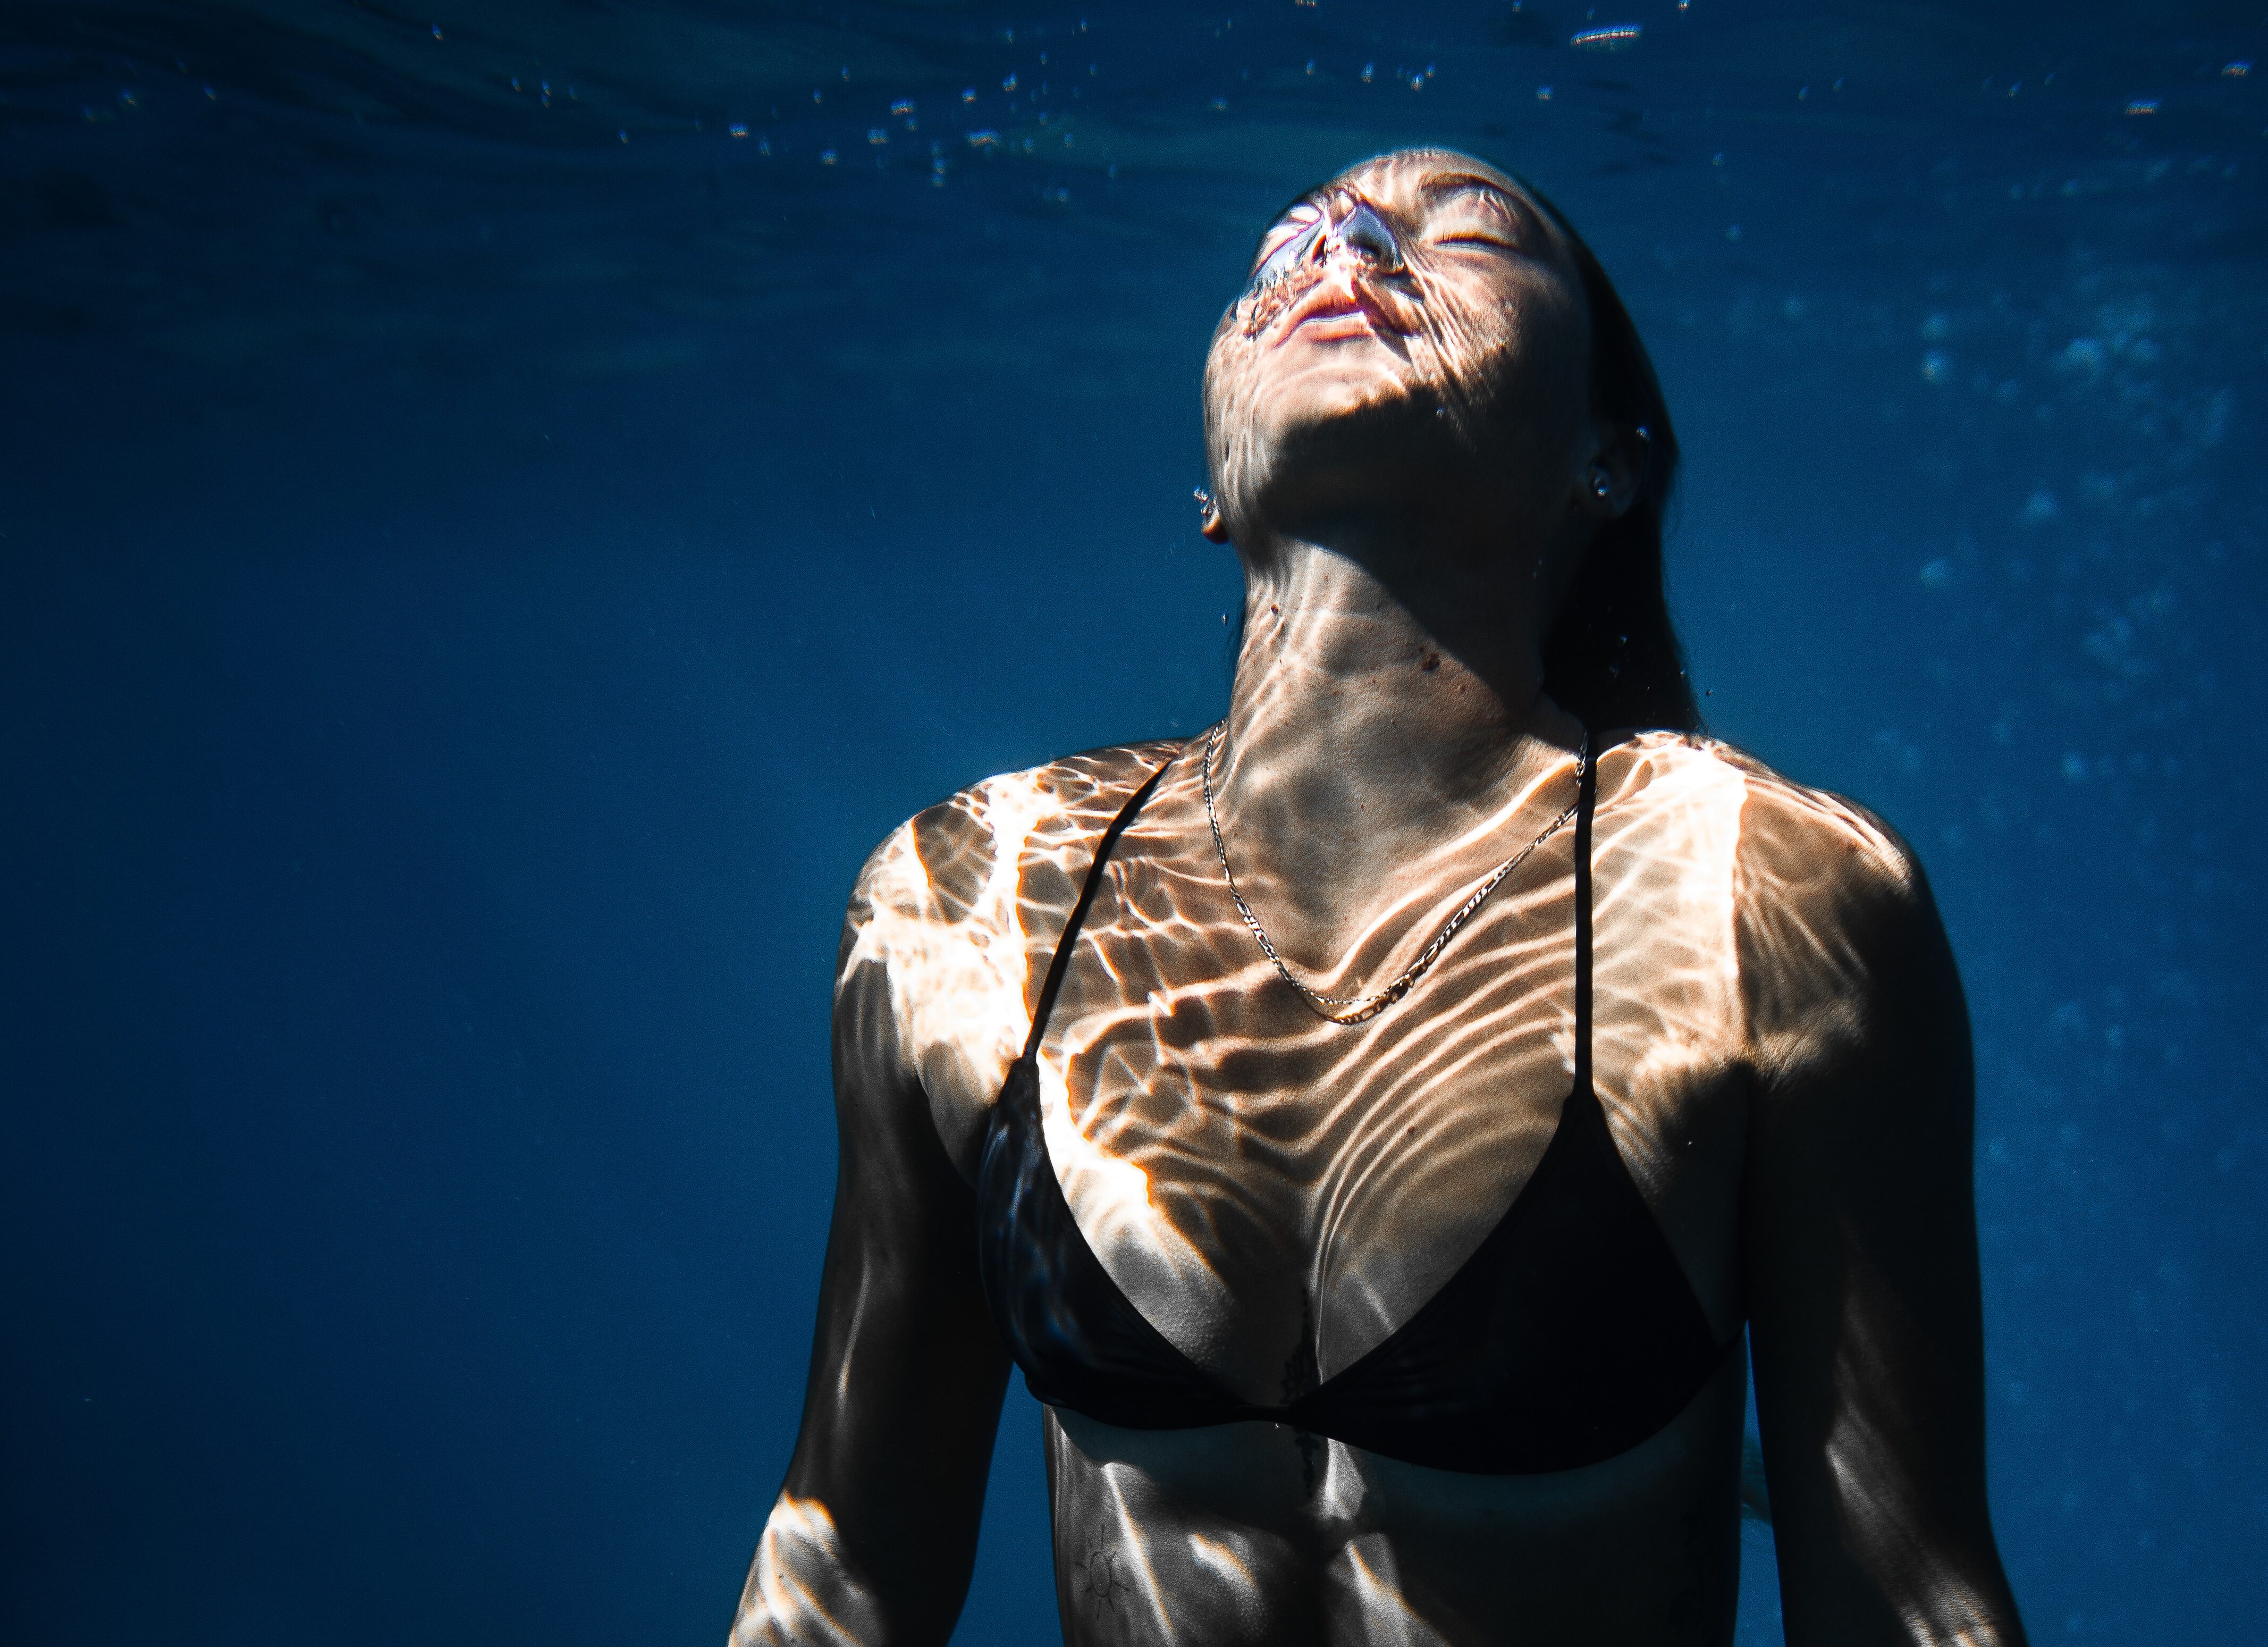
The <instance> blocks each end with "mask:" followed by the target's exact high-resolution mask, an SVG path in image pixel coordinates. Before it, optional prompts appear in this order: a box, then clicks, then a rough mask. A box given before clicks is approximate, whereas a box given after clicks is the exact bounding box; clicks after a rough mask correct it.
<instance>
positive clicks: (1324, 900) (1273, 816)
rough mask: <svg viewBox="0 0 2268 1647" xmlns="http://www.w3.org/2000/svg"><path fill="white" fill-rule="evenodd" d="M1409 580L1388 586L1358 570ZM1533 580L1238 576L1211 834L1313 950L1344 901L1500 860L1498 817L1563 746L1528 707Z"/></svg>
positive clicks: (1278, 567) (1550, 708)
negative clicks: (1295, 907)
mask: <svg viewBox="0 0 2268 1647" xmlns="http://www.w3.org/2000/svg"><path fill="white" fill-rule="evenodd" d="M1523 563H1524V565H1523ZM1413 564H1418V565H1424V566H1425V571H1424V572H1423V573H1422V574H1419V575H1403V576H1398V577H1396V578H1395V579H1394V580H1393V582H1392V584H1391V586H1389V582H1388V580H1387V579H1386V578H1384V577H1381V575H1380V574H1379V573H1377V572H1374V571H1373V570H1372V567H1373V566H1375V565H1395V566H1401V567H1407V566H1410V565H1413ZM1533 564H1534V563H1533V562H1532V561H1527V560H1526V558H1524V557H1518V556H1507V555H1505V554H1503V553H1502V552H1501V551H1500V550H1499V552H1497V553H1493V554H1491V553H1486V552H1479V553H1472V554H1463V555H1458V556H1454V557H1442V556H1434V557H1431V558H1428V559H1427V560H1425V561H1424V562H1417V561H1415V560H1414V559H1413V558H1410V557H1404V556H1396V557H1393V558H1388V557H1384V556H1380V555H1374V554H1365V553H1362V552H1361V551H1360V549H1359V547H1358V548H1357V550H1355V552H1348V551H1347V550H1344V549H1326V548H1323V547H1322V546H1320V545H1317V544H1314V543H1303V542H1297V541H1292V542H1284V541H1278V542H1273V543H1270V544H1269V545H1267V549H1266V552H1265V553H1264V554H1263V555H1260V556H1256V557H1252V558H1248V565H1247V588H1246V596H1245V630H1244V644H1243V648H1242V650H1241V653H1240V654H1239V656H1238V659H1237V668H1236V683H1235V686H1234V688H1233V692H1232V694H1231V698H1230V706H1229V713H1228V723H1227V729H1226V735H1225V736H1224V738H1223V745H1222V753H1221V763H1220V766H1219V771H1218V772H1217V776H1216V787H1217V791H1218V794H1219V803H1220V811H1221V821H1222V825H1223V829H1224V831H1225V832H1226V834H1227V836H1228V838H1229V842H1230V849H1231V850H1232V852H1234V853H1237V854H1238V857H1239V861H1238V864H1237V872H1238V875H1239V876H1240V877H1249V878H1250V879H1252V880H1253V881H1254V883H1255V884H1256V887H1257V888H1258V889H1260V890H1263V891H1273V892H1278V893H1280V892H1282V891H1284V890H1291V889H1296V891H1297V897H1298V901H1299V903H1300V905H1302V906H1303V907H1304V908H1305V909H1306V910H1307V911H1309V912H1312V913H1313V915H1314V918H1315V920H1316V921H1317V923H1318V927H1319V930H1318V931H1317V932H1316V933H1315V934H1314V936H1315V938H1316V939H1317V940H1318V941H1319V942H1325V943H1328V942H1329V941H1330V935H1331V933H1332V930H1333V929H1336V928H1340V927H1343V926H1344V925H1345V924H1346V923H1347V922H1348V921H1351V920H1357V919H1358V918H1359V909H1358V908H1357V905H1358V904H1359V902H1360V900H1362V899H1364V898H1366V897H1371V896H1373V895H1376V894H1380V893H1382V892H1386V891H1388V890H1389V889H1390V888H1391V887H1392V886H1393V885H1394V884H1395V883H1397V882H1401V881H1403V880H1406V879H1407V878H1408V877H1409V876H1410V875H1413V874H1417V875H1439V874H1444V873H1462V868H1464V867H1467V866H1465V865H1464V863H1463V860H1464V859H1465V858H1472V859H1474V860H1476V861H1477V860H1479V859H1480V858H1483V857H1485V856H1486V855H1487V854H1488V853H1490V852H1491V851H1493V850H1494V849H1495V848H1496V847H1497V846H1500V845H1501V842H1502V834H1501V831H1502V826H1503V824H1504V823H1506V815H1507V812H1508V810H1509V809H1512V808H1513V807H1514V806H1515V805H1516V804H1517V803H1518V801H1519V800H1520V798H1521V796H1522V795H1523V794H1525V793H1526V792H1527V791H1528V789H1530V788H1532V787H1534V783H1535V779H1537V778H1538V777H1539V776H1540V775H1541V774H1542V773H1543V772H1548V771H1549V770H1550V768H1551V767H1553V766H1556V765H1557V764H1558V763H1559V762H1560V761H1561V760H1562V759H1563V758H1564V757H1565V752H1566V751H1567V750H1571V749H1572V748H1573V747H1574V746H1575V745H1576V744H1577V743H1578V742H1580V739H1581V736H1582V729H1581V727H1580V725H1578V724H1577V723H1576V722H1575V721H1574V720H1573V719H1572V717H1571V716H1569V715H1566V714H1565V713H1562V712H1561V711H1560V710H1559V709H1558V708H1557V706H1556V705H1553V704H1551V702H1550V699H1548V698H1544V697H1543V694H1542V690H1541V688H1542V676H1543V668H1542V661H1541V657H1540V649H1539V647H1538V646H1537V643H1536V636H1537V635H1538V633H1539V632H1540V629H1541V622H1540V618H1541V613H1540V611H1539V609H1538V607H1539V602H1540V598H1541V595H1542V593H1543V592H1542V591H1540V590H1539V589H1538V588H1537V587H1536V584H1535V578H1534V576H1533V574H1532V572H1528V571H1526V569H1525V568H1526V567H1527V566H1532V565H1533ZM1506 565H1512V566H1518V567H1521V568H1522V570H1521V572H1518V573H1515V574H1513V575H1507V574H1506V572H1504V571H1502V570H1499V569H1500V568H1504V567H1506ZM1467 848H1469V850H1468V849H1467ZM1270 883H1272V886H1271V884H1270ZM1285 902H1286V900H1285V898H1284V897H1280V896H1273V897H1270V903H1271V904H1272V905H1274V906H1275V907H1276V908H1277V909H1278V912H1285Z"/></svg>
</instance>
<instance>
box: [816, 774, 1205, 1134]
mask: <svg viewBox="0 0 2268 1647" xmlns="http://www.w3.org/2000/svg"><path fill="white" fill-rule="evenodd" d="M1178 747H1179V745H1178V744H1175V743H1163V742H1160V743H1136V744H1123V745H1119V746H1116V747H1113V748H1109V749H1101V750H1089V751H1087V752H1086V753H1085V754H1080V755H1073V756H1069V757H1065V758H1064V759H1062V760H1058V761H1051V762H1049V763H1048V764H1046V765H1044V766H1035V767H1031V768H1028V769H1027V770H1025V771H1022V772H1004V773H1002V774H1000V775H999V776H998V777H994V778H987V779H984V780H983V781H982V782H980V783H975V784H971V785H969V786H968V787H967V788H965V789H962V790H961V791H960V792H959V793H957V794H953V795H950V796H948V797H947V798H946V799H945V800H943V801H939V802H938V803H937V804H936V805H935V806H932V807H930V808H927V809H924V811H922V812H919V813H917V814H916V815H915V816H913V817H911V818H909V819H908V820H907V821H906V822H905V823H902V824H900V825H899V826H898V827H897V828H896V829H895V830H893V831H890V833H889V835H888V836H887V838H884V840H883V841H882V843H881V845H880V846H877V847H876V848H875V849H874V851H873V853H872V854H871V855H870V856H869V857H868V858H867V860H866V863H865V868H863V869H862V870H860V872H859V875H858V884H857V886H856V887H855V888H854V889H853V890H852V892H851V906H850V909H849V911H848V912H847V913H846V915H845V919H844V922H843V947H842V950H841V955H840V958H839V961H838V963H837V966H836V1019H837V1025H838V1028H837V1052H838V1059H839V1060H843V1059H847V1060H849V1061H850V1062H851V1064H853V1065H857V1064H859V1063H861V1062H864V1063H866V1064H869V1065H872V1064H874V1063H887V1064H890V1065H895V1067H897V1068H898V1069H900V1070H901V1071H902V1072H903V1073H904V1074H906V1075H911V1076H913V1077H915V1078H917V1079H918V1080H919V1082H921V1085H922V1086H923V1088H924V1090H925V1091H926V1092H927V1094H928V1097H929V1099H930V1104H931V1109H932V1114H933V1115H934V1116H935V1117H936V1119H937V1120H938V1123H939V1130H940V1131H941V1132H942V1133H943V1134H945V1135H946V1139H947V1141H948V1144H949V1145H951V1144H953V1143H954V1141H955V1140H957V1139H959V1138H961V1137H962V1136H963V1135H965V1134H966V1133H967V1132H968V1126H969V1123H970V1120H971V1117H972V1114H974V1115H981V1113H982V1111H983V1106H984V1104H987V1103H989V1101H990V1096H991V1094H992V1093H994V1092H996V1091H997V1090H998V1088H999V1084H1000V1082H1001V1079H1002V1078H1003V1076H1004V1075H1005V1073H1006V1070H1007V1067H1008V1064H1009V1062H1010V1060H1013V1058H1014V1057H1015V1056H1016V1053H1017V1052H1018V1051H1019V1050H1020V1047H1021V1045H1022V1044H1023V1039H1024V1036H1025V1034H1026V1032H1027V1030H1028V1029H1029V1027H1030V1016H1029V1012H1028V1009H1027V1005H1026V1001H1027V980H1028V979H1029V976H1030V974H1031V971H1032V964H1033V956H1034V955H1035V952H1037V953H1038V954H1039V955H1040V956H1041V958H1042V961H1044V956H1045V949H1044V947H1043V946H1046V945H1051V944H1052V942H1053V941H1054V934H1056V932H1057V931H1058V930H1059V929H1060V927H1061V925H1062V921H1063V919H1064V916H1066V915H1067V914H1068V913H1069V912H1070V908H1071V904H1072V902H1073V901H1074V900H1075V899H1076V898H1077V897H1078V893H1079V880H1080V878H1081V877H1083V876H1084V875H1085V874H1086V867H1087V865H1088V864H1089V863H1090V862H1091V861H1092V860H1093V858H1094V845H1095V841H1096V839H1097V838H1099V837H1100V836H1101V833H1102V831H1104V830H1105V829H1107V828H1108V826H1109V823H1110V820H1111V818H1112V817H1113V816H1116V813H1117V811H1118V809H1120V808H1121V807H1122V806H1123V805H1124V804H1125V802H1126V800H1127V798H1128V797H1129V796H1130V794H1132V793H1133V792H1134V790H1135V789H1137V788H1138V787H1140V785H1141V783H1142V781H1143V779H1145V778H1147V777H1148V776H1149V774H1150V773H1151V772H1152V771H1154V770H1156V768H1157V766H1158V764H1160V762H1161V761H1163V760H1165V759H1167V757H1170V756H1171V755H1172V754H1173V753H1174V752H1175V750H1176V749H1178ZM853 1025H855V1026H857V1027H855V1028H854V1027H851V1026H853ZM846 1035H847V1040H846ZM838 1067H839V1066H838Z"/></svg>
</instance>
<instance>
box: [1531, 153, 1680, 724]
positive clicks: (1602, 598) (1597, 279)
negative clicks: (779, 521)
mask: <svg viewBox="0 0 2268 1647" xmlns="http://www.w3.org/2000/svg"><path fill="white" fill-rule="evenodd" d="M1521 187H1523V188H1526V189H1527V190H1528V195H1529V196H1530V197H1531V198H1532V199H1534V200H1535V203H1536V204H1537V205H1539V206H1541V207H1542V208H1543V210H1545V211H1547V212H1549V213H1550V215H1551V220H1552V221H1553V222H1554V223H1556V224H1557V225H1558V227H1559V231H1560V233H1563V234H1565V236H1566V237H1567V244H1568V247H1569V248H1570V249H1571V250H1572V252H1573V254H1574V257H1575V267H1576V269H1577V270H1578V271H1579V272H1580V274H1581V276H1582V279H1583V295H1584V297H1585V298H1587V299H1588V300H1589V302H1590V307H1591V403H1592V405H1593V407H1594V410H1597V412H1598V413H1599V414H1600V415H1601V416H1602V417H1608V418H1610V419H1612V420H1613V421H1614V422H1616V423H1618V424H1623V425H1627V426H1629V427H1631V428H1635V429H1640V430H1643V431H1644V432H1645V437H1646V440H1645V444H1646V473H1645V476H1644V477H1643V478H1642V479H1641V480H1640V481H1639V483H1638V498H1637V499H1636V501H1634V502H1633V503H1632V504H1631V506H1630V508H1629V509H1628V510H1627V511H1625V512H1624V514H1623V516H1622V518H1621V519H1619V520H1616V521H1608V522H1607V523H1606V524H1605V525H1603V526H1602V527H1600V528H1599V529H1598V531H1597V533H1596V534H1595V535H1594V536H1593V537H1592V539H1591V544H1590V547H1589V548H1588V549H1587V550H1584V552H1583V564H1582V565H1580V566H1579V567H1578V568H1577V569H1576V572H1575V578H1574V581H1573V582H1572V584H1571V585H1570V586H1569V587H1568V590H1567V595H1566V603H1565V605H1564V606H1563V607H1562V608H1561V609H1560V611H1559V616H1558V617H1557V619H1556V620H1555V621H1554V622H1553V624H1552V625H1551V630H1550V633H1549V634H1547V635H1546V636H1545V637H1544V638H1543V690H1544V691H1546V692H1547V693H1549V694H1550V698H1551V701H1552V702H1554V703H1556V704H1557V705H1559V706H1560V707H1561V708H1562V709H1565V710H1566V711H1567V712H1568V713H1570V714H1572V715H1574V716H1575V717H1576V718H1577V719H1579V720H1581V721H1582V723H1583V724H1584V725H1585V726H1586V727H1589V728H1590V729H1591V730H1592V731H1593V732H1612V731H1642V730H1651V729H1653V728H1657V727H1661V728H1668V729H1669V730H1672V731H1676V732H1698V731H1699V730H1700V729H1701V709H1700V705H1697V703H1695V702H1694V699H1693V683H1692V682H1691V681H1690V680H1689V679H1688V678H1687V677H1686V674H1685V648H1684V646H1683V645H1681V644H1680V643H1679V641H1678V639H1677V629H1676V626H1675V624H1672V623H1671V622H1670V618H1669V593H1668V588H1667V587H1665V585H1664V583H1663V579H1662V565H1661V520H1662V515H1663V513H1664V512H1665V511H1666V510H1667V509H1668V506H1669V494H1670V490H1671V488H1672V487H1673V486H1674V485H1675V484H1676V480H1677V435H1676V432H1675V431H1674V430H1672V429H1671V428H1670V426H1669V406H1668V403H1667V402H1665V401H1664V400H1663V399H1662V397H1661V380H1659V379H1657V378H1656V377H1655V376H1654V374H1653V360H1652V359H1651V358H1649V357H1648V356H1647V354H1646V344H1645V343H1643V342H1641V341H1640V340H1639V338H1638V326H1637V324H1636V323H1635V322H1634V321H1631V317H1630V311H1629V310H1628V309H1626V308H1624V307H1623V300H1622V299H1621V297H1620V296H1619V295H1618V294H1617V293H1616V291H1615V284H1614V282H1613V281H1611V280H1609V279H1608V278H1607V271H1606V269H1605V266H1604V265H1602V263H1601V262H1599V259H1598V255H1597V254H1596V253H1594V252H1593V251H1592V250H1591V248H1590V247H1588V246H1587V245H1585V244H1584V242H1583V237H1582V236H1581V235H1580V234H1578V233H1575V230H1574V227H1573V225H1571V224H1570V223H1569V222H1568V221H1567V214H1566V213H1565V212H1563V211H1561V210H1559V208H1558V207H1557V206H1556V205H1554V204H1552V203H1551V202H1550V201H1549V200H1547V199H1545V198H1544V197H1543V194H1542V192H1541V191H1539V190H1538V189H1536V188H1535V187H1534V186H1533V185H1532V184H1528V183H1526V182H1525V181H1523V182H1522V184H1521Z"/></svg>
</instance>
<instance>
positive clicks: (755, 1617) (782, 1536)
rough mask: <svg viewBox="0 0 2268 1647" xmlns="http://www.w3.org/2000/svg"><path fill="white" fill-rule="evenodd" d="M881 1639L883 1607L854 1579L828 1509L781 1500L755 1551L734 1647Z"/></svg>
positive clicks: (834, 1645)
mask: <svg viewBox="0 0 2268 1647" xmlns="http://www.w3.org/2000/svg"><path fill="white" fill-rule="evenodd" d="M882 1636H883V1621H882V1608H881V1604H880V1602H879V1601H878V1600H877V1599H875V1598H874V1596H873V1594H872V1593H871V1592H868V1591H867V1589H866V1588H865V1585H863V1584H860V1583H859V1582H858V1579H857V1578H856V1577H853V1576H852V1573H851V1562H850V1558H849V1556H848V1555H847V1554H846V1553H845V1552H844V1550H843V1540H842V1538H841V1537H840V1536H839V1535H838V1534H837V1533H836V1531H835V1518H834V1517H832V1516H830V1515H828V1513H827V1506H826V1505H824V1504H822V1503H820V1502H819V1501H818V1500H817V1499H815V1498H792V1497H790V1496H787V1495H786V1494H784V1493H783V1494H782V1495H781V1496H780V1500H779V1502H778V1503H777V1504H775V1505H773V1506H772V1513H771V1518H770V1519H769V1520H768V1521H766V1522H765V1523H764V1536H763V1538H762V1540H761V1541H760V1542H758V1544H757V1545H756V1559H755V1564H754V1565H753V1566H751V1567H750V1568H749V1569H748V1584H747V1590H746V1591H745V1592H743V1593H742V1595H741V1597H740V1616H739V1617H737V1618H736V1619H734V1620H733V1636H732V1647H788V1644H789V1643H793V1644H794V1647H860V1643H866V1642H875V1641H880V1640H881V1639H882Z"/></svg>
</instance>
